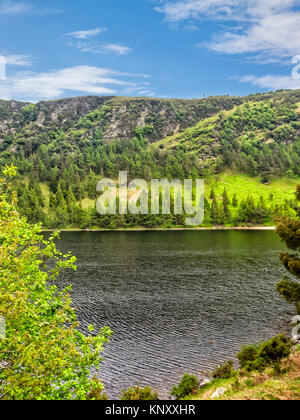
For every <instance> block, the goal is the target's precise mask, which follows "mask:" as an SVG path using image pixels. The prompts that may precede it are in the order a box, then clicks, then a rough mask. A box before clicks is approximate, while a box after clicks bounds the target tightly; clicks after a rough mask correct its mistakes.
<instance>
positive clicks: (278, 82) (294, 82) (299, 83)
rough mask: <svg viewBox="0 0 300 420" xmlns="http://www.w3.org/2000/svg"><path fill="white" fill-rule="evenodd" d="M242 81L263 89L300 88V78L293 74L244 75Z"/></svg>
mask: <svg viewBox="0 0 300 420" xmlns="http://www.w3.org/2000/svg"><path fill="white" fill-rule="evenodd" d="M240 82H241V83H251V84H252V85H254V86H258V87H260V88H262V89H271V90H279V89H300V79H293V78H292V77H291V76H276V75H270V74H269V75H266V76H262V77H256V76H244V77H243V78H241V80H240Z"/></svg>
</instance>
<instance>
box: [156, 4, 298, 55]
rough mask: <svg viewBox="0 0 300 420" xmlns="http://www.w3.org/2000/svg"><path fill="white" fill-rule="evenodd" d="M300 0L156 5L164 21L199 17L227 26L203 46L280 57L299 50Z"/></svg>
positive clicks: (235, 52) (217, 49)
mask: <svg viewBox="0 0 300 420" xmlns="http://www.w3.org/2000/svg"><path fill="white" fill-rule="evenodd" d="M297 6H300V0H206V1H203V0H180V1H175V2H171V1H164V0H163V4H162V5H160V6H158V7H156V10H157V11H158V12H160V13H163V14H164V16H165V19H166V21H168V22H172V23H180V22H184V21H193V22H194V24H196V23H197V24H199V25H200V24H201V19H203V18H205V19H209V20H211V21H215V22H220V21H221V22H222V23H223V25H222V27H223V28H224V23H225V25H226V27H227V29H226V30H224V29H223V30H222V31H219V32H216V33H215V36H214V38H213V39H212V40H211V41H209V42H207V43H206V44H203V43H200V44H197V45H198V46H199V47H202V48H203V46H205V47H207V48H209V49H210V50H212V51H215V52H218V53H222V54H256V53H262V54H264V55H267V56H269V57H273V58H276V59H277V61H280V60H281V59H282V58H284V57H288V56H292V55H294V54H297V53H299V51H300V11H299V10H297Z"/></svg>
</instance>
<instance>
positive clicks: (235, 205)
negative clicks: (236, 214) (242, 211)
mask: <svg viewBox="0 0 300 420" xmlns="http://www.w3.org/2000/svg"><path fill="white" fill-rule="evenodd" d="M232 205H233V207H237V206H238V205H239V202H238V199H237V196H236V194H234V196H233V199H232Z"/></svg>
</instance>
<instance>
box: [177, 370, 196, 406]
mask: <svg viewBox="0 0 300 420" xmlns="http://www.w3.org/2000/svg"><path fill="white" fill-rule="evenodd" d="M198 389H199V381H198V379H197V377H196V376H195V375H190V374H188V373H186V374H185V375H184V376H183V378H182V381H181V382H180V383H179V385H178V386H174V387H173V388H172V391H171V395H172V396H173V397H176V398H177V400H179V399H180V398H184V397H187V396H188V395H190V394H194V393H196V392H197V391H198Z"/></svg>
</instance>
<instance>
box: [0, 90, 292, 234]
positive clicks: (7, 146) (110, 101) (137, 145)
mask: <svg viewBox="0 0 300 420" xmlns="http://www.w3.org/2000/svg"><path fill="white" fill-rule="evenodd" d="M299 104H300V91H299V90H298V91H279V92H275V93H267V94H258V95H251V96H248V97H243V98H236V97H229V96H224V97H211V98H204V99H199V100H190V101H189V100H171V99H170V100H166V99H143V98H117V97H81V98H70V99H61V100H57V101H49V102H41V103H38V104H28V103H25V104H24V103H19V102H14V101H0V167H1V166H4V165H5V164H11V163H13V164H14V165H15V166H17V167H18V168H19V172H20V178H19V180H18V182H17V189H18V192H19V195H20V209H21V211H23V213H24V214H26V215H27V216H28V217H29V219H30V220H31V221H39V220H41V221H43V223H44V224H45V225H47V226H49V227H53V226H59V227H66V226H70V225H71V226H77V227H78V226H84V227H88V226H96V227H97V226H99V225H100V226H101V227H106V226H111V227H122V226H125V227H126V226H136V225H143V226H147V227H154V226H161V225H164V224H166V226H173V225H175V226H181V225H182V218H173V219H172V218H169V219H168V218H166V217H164V218H161V219H159V220H158V218H152V219H151V218H144V219H143V218H138V217H136V218H131V219H130V220H129V219H128V220H127V219H126V220H123V219H122V218H118V217H117V218H116V219H114V218H113V217H111V218H108V219H106V220H100V221H99V220H98V218H99V215H97V214H95V212H94V203H95V199H96V192H95V187H96V183H97V181H98V180H99V177H102V176H106V177H109V178H113V179H117V178H118V174H119V171H121V170H127V171H128V174H129V178H131V179H133V178H143V179H146V180H150V179H153V178H155V179H162V178H168V179H175V178H179V179H186V178H193V179H195V178H199V177H201V178H203V177H204V178H205V179H206V181H207V184H210V185H215V184H216V181H217V180H218V179H220V178H219V175H220V174H222V173H224V172H229V173H234V174H240V175H246V176H248V177H249V176H250V177H255V181H254V184H255V183H260V181H262V182H263V183H264V184H268V183H271V182H272V179H274V178H277V179H280V178H282V179H284V182H283V183H284V185H285V186H287V196H286V198H283V196H282V194H281V192H280V191H278V193H277V190H276V188H275V189H274V190H272V189H271V190H270V191H269V193H268V195H265V193H264V191H262V193H261V195H260V196H257V194H255V195H254V196H252V197H248V198H247V197H246V198H245V195H244V193H243V194H242V195H241V194H240V196H239V193H240V191H241V188H239V185H236V190H235V191H234V189H233V188H232V186H230V193H231V194H232V195H234V194H235V193H236V194H237V195H238V197H235V199H234V202H235V204H234V205H233V203H232V202H231V200H233V198H234V197H233V196H231V197H230V203H229V204H230V206H229V208H227V207H228V205H227V207H226V208H224V202H227V201H228V199H227V197H226V195H224V194H222V192H220V191H218V194H219V195H218V196H217V197H215V201H214V200H213V194H212V195H211V196H208V197H207V199H208V202H207V211H206V214H207V218H206V220H205V223H206V225H212V224H214V225H215V224H221V225H223V224H226V225H233V224H243V223H244V224H246V223H248V224H268V225H269V224H273V223H274V222H273V219H274V216H276V215H278V214H291V212H293V210H292V208H291V205H292V204H291V203H290V201H291V200H293V190H294V187H295V183H297V182H298V180H299V179H300V106H299ZM236 179H237V180H241V179H242V178H241V177H236ZM246 179H249V178H246ZM289 179H293V182H289ZM238 183H239V181H237V184H238ZM248 183H249V190H250V184H251V182H250V181H249V182H248ZM289 184H290V185H291V186H290V188H288V186H289ZM224 186H225V187H226V183H225V185H224ZM216 188H217V187H216ZM251 188H252V187H251ZM285 188H286V187H285ZM217 190H219V189H218V188H217ZM244 190H245V191H247V187H245V185H243V191H244ZM254 190H257V191H260V190H261V189H260V188H254ZM267 191H268V190H267V189H266V191H265V192H266V194H267ZM269 195H270V197H271V196H274V197H273V198H272V199H271V198H270V200H269V204H268V206H267V205H266V203H265V201H266V198H267V199H268V198H269ZM224 197H225V198H224ZM236 198H237V199H236ZM209 200H211V201H209ZM236 201H238V205H237V204H236ZM70 213H72V214H70ZM229 213H230V214H229Z"/></svg>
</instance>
